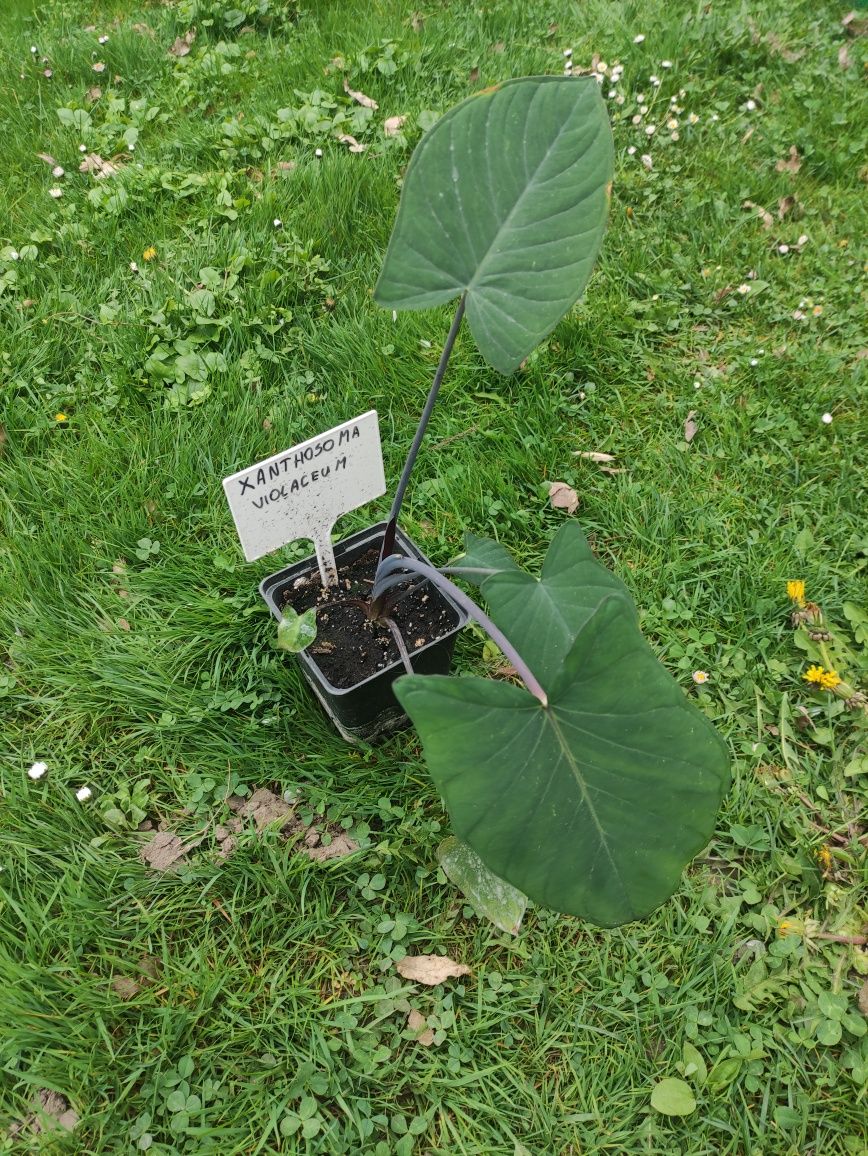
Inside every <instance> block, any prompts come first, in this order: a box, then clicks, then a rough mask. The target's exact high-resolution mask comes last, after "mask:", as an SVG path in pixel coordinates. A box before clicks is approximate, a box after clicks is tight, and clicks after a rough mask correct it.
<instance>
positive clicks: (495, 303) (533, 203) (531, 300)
mask: <svg viewBox="0 0 868 1156" xmlns="http://www.w3.org/2000/svg"><path fill="white" fill-rule="evenodd" d="M612 168H613V145H612V132H611V129H610V127H609V121H608V117H607V114H606V109H605V106H604V103H603V99H602V96H601V94H600V91H599V86H598V84H597V83H596V81H595V80H593V79H591V78H590V77H581V78H580V77H575V78H574V77H557V76H532V77H523V78H521V79H517V80H509V81H506V82H505V83H504V84H501V85H496V86H494V87H493V88H490V89H484V90H483V91H482V92H479V93H477V94H476V95H474V96H471V97H469V98H468V99H467V100H465V101H462V103H461V104H459V105H456V106H455V108H453V109H450V111H449V112H447V113H446V114H445V116H442V117H441V118H440V120H438V121H437V123H436V124H435V125H434V127H433V128H432V129H431V130H430V131H429V132H428V133H426V135H425V136H424V137H423V138H422V140H421V142H420V143H419V145H418V146H417V148H416V151H415V152H414V154H413V157H412V160H411V161H410V164H409V166H408V168H407V174H406V176H405V178H404V187H403V191H402V193H401V203H400V206H399V209H398V217H397V220H396V222H395V227H394V229H393V231H392V238H391V240H390V242H389V249H388V252H387V253H386V260H385V262H384V265H383V269H382V272H381V273H380V279H379V281H378V282H377V288H376V291H375V294H374V296H375V298H376V300H377V301H378V302H379V304H380V305H382V306H384V307H385V308H388V309H427V308H429V307H431V306H433V305H440V304H442V303H444V302H446V301H449V300H451V299H452V298H453V297H456V296H458V295H459V294H461V293H466V295H467V320H468V322H469V324H470V328H471V331H472V333H473V336H474V338H475V339H476V343H477V345H478V346H479V350H480V352H481V353H482V355H483V357H484V358H485V359H486V361H488V362H489V363H490V364H491V365H493V366H494V368H495V369H498V370H500V372H501V373H512V371H513V370H514V369H516V368H517V367H518V366H519V365H520V364H521V362H522V361H523V360H524V358H525V357H527V356H528V354H529V353H530V352H531V351H532V350H533V349H534V348H535V347H536V346H537V345H538V344H539V342H540V341H541V340H542V339H543V338H544V337H545V336H546V334H547V333H549V332H551V330H552V329H554V327H555V325H557V323H558V321H559V320H560V319H561V318H562V317H563V316H564V314H565V313H566V312H567V310H568V309H569V308H570V307H571V306H572V305H573V303H574V302H575V301H576V300H577V299H578V297H579V296H580V295H581V293H582V290H583V289H584V287H585V285H586V284H587V282H588V278H589V277H590V275H591V269H592V267H593V264H594V259H595V258H596V256H597V253H598V251H599V248H600V245H601V244H602V240H603V233H604V231H605V228H606V217H607V214H608V204H609V190H610V188H611V181H612Z"/></svg>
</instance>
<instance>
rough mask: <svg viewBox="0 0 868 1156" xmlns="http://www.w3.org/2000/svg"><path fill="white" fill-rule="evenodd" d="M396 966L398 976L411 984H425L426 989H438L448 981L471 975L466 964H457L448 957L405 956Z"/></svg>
mask: <svg viewBox="0 0 868 1156" xmlns="http://www.w3.org/2000/svg"><path fill="white" fill-rule="evenodd" d="M395 966H396V967H397V970H398V975H401V976H403V977H404V979H409V980H410V982H411V983H424V984H425V986H426V987H436V986H437V984H438V983H443V981H444V980H446V979H452V978H457V977H458V976H461V975H470V968H469V967H467V965H466V964H463V963H456V962H455V960H454V959H450V958H449V957H448V956H447V955H405V956H404V958H403V959H402V960H399V961H398V963H397V964H396V965H395Z"/></svg>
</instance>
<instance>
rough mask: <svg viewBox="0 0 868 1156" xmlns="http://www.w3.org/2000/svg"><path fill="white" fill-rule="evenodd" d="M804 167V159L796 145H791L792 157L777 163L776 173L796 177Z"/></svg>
mask: <svg viewBox="0 0 868 1156" xmlns="http://www.w3.org/2000/svg"><path fill="white" fill-rule="evenodd" d="M801 167H802V158H801V157H800V156H799V150H798V149H797V148H796V146H795V145H790V155H789V156H788V157H785V158H782V159H781V160H779V161H776V162H775V172H777V173H792V174H793V175H795V174H796V173H797V172H798V171H799V169H800V168H801Z"/></svg>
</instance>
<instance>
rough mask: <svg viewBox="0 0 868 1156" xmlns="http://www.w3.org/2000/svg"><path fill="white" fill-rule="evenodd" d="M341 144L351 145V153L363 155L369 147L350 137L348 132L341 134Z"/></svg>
mask: <svg viewBox="0 0 868 1156" xmlns="http://www.w3.org/2000/svg"><path fill="white" fill-rule="evenodd" d="M338 140H339V141H340V142H341V144H345V145H349V150H350V152H351V153H363V152H364V151H365V149H366V148H367V147H368V146H367V145H366V144H359V142H358V141H357V140H356V138H355V137H354V136H350V134H349V133H348V132H344V133H341V135H340V136H339V137H338Z"/></svg>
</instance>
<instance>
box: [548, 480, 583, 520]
mask: <svg viewBox="0 0 868 1156" xmlns="http://www.w3.org/2000/svg"><path fill="white" fill-rule="evenodd" d="M549 502H550V503H551V505H552V506H553V507H554V509H556V510H566V512H567V513H568V514H575V512H576V510H577V509H578V508H579V495H578V494H577V493H576V491H575V490H574V489H573V488H572V486H568V485H567V483H566V482H552V484H551V485H550V486H549Z"/></svg>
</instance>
